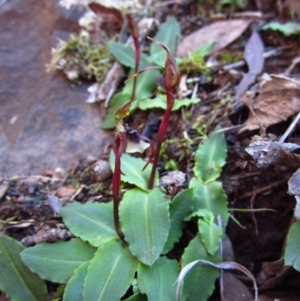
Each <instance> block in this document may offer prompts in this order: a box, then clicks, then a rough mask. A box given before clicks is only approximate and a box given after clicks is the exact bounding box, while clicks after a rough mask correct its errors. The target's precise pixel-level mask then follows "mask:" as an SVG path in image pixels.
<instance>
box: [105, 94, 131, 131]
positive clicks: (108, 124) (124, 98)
mask: <svg viewBox="0 0 300 301" xmlns="http://www.w3.org/2000/svg"><path fill="white" fill-rule="evenodd" d="M130 95H131V93H127V92H124V91H122V92H120V93H116V94H115V95H114V96H113V97H112V99H111V100H110V102H109V108H108V110H107V113H106V115H105V117H104V119H103V121H102V123H101V128H102V129H105V130H108V129H114V128H115V127H116V124H115V114H116V112H117V111H118V110H119V109H120V108H121V107H122V106H124V105H125V103H127V102H129V101H130ZM135 107H136V105H135V104H134V103H133V104H132V105H131V110H134V108H135Z"/></svg>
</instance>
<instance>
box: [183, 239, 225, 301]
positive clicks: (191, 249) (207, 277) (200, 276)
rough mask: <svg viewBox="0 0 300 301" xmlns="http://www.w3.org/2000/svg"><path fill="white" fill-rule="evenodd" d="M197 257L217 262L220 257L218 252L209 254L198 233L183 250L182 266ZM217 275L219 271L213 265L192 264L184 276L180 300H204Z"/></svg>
mask: <svg viewBox="0 0 300 301" xmlns="http://www.w3.org/2000/svg"><path fill="white" fill-rule="evenodd" d="M198 259H204V260H208V261H211V262H219V261H220V259H221V258H220V256H219V254H218V253H216V254H214V255H211V254H209V253H208V252H207V251H206V249H205V247H204V245H203V243H202V241H201V236H200V234H198V235H197V236H196V237H195V238H194V239H193V240H192V241H191V242H190V243H189V245H188V246H187V248H186V249H185V250H184V254H183V256H182V267H184V266H186V265H187V264H188V263H190V262H192V261H195V260H198ZM218 276H219V271H218V270H216V269H215V268H213V267H210V266H205V265H197V266H194V267H193V268H192V270H190V271H189V273H188V274H187V275H186V276H185V279H184V285H183V289H182V292H181V296H182V297H181V298H180V300H182V301H206V300H207V299H208V297H209V296H210V295H211V294H212V292H213V290H214V288H215V281H216V279H217V278H218Z"/></svg>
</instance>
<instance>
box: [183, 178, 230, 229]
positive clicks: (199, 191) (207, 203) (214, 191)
mask: <svg viewBox="0 0 300 301" xmlns="http://www.w3.org/2000/svg"><path fill="white" fill-rule="evenodd" d="M189 187H193V188H194V198H193V200H194V211H196V210H198V209H207V210H209V211H211V212H212V213H213V215H214V222H215V223H217V217H218V216H219V215H220V216H221V219H222V228H223V229H225V227H226V225H227V221H228V217H229V213H228V202H227V196H226V194H225V192H224V190H223V188H222V183H220V182H210V183H206V184H205V183H203V182H202V181H199V180H198V179H196V178H192V180H191V181H190V183H189Z"/></svg>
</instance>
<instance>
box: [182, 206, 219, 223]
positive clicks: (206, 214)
mask: <svg viewBox="0 0 300 301" xmlns="http://www.w3.org/2000/svg"><path fill="white" fill-rule="evenodd" d="M196 216H197V217H201V218H202V220H203V221H205V222H206V223H207V224H209V225H212V224H213V222H214V219H215V218H214V215H213V213H212V212H211V211H209V210H207V209H198V210H196V211H193V213H192V214H191V215H189V216H188V217H187V218H186V219H185V220H187V221H190V220H191V219H192V218H193V217H196Z"/></svg>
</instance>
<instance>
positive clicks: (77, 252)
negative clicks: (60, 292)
mask: <svg viewBox="0 0 300 301" xmlns="http://www.w3.org/2000/svg"><path fill="white" fill-rule="evenodd" d="M95 251H96V249H95V248H94V247H92V246H91V245H89V244H88V243H86V242H84V241H82V240H81V239H78V238H74V239H71V240H69V241H62V240H61V241H58V242H56V243H41V244H39V245H36V246H34V247H31V248H27V249H25V250H24V251H23V252H22V253H21V258H22V260H23V262H24V263H25V264H26V265H27V266H28V267H29V268H30V270H31V271H33V272H34V273H37V274H38V275H39V276H40V277H41V278H43V279H46V280H49V281H52V282H56V283H64V282H66V281H67V280H68V279H69V278H70V277H71V275H72V274H73V273H74V271H75V270H76V269H77V268H78V267H79V266H80V265H81V264H82V263H84V262H86V261H89V260H91V259H92V258H93V255H94V253H95Z"/></svg>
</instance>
